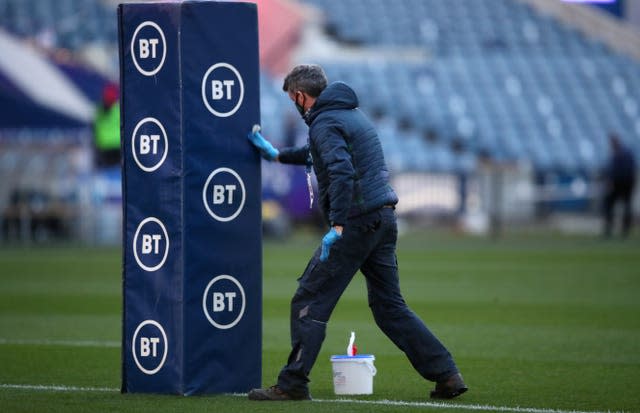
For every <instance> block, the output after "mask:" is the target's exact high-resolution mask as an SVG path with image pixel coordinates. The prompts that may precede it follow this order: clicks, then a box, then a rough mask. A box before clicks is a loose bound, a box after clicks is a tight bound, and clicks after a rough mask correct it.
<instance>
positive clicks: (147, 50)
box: [131, 21, 167, 76]
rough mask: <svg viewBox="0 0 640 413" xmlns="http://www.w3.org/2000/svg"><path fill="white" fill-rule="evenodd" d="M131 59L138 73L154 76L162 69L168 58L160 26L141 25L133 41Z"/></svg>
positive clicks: (148, 23) (144, 23) (152, 23)
mask: <svg viewBox="0 0 640 413" xmlns="http://www.w3.org/2000/svg"><path fill="white" fill-rule="evenodd" d="M131 57H132V58H133V64H134V65H135V66H136V68H137V69H138V71H139V72H140V73H142V74H143V75H145V76H153V75H155V74H156V73H158V72H159V71H160V69H162V65H163V64H164V59H165V58H166V57H167V42H166V40H165V38H164V33H163V32H162V29H161V28H160V26H158V25H157V24H156V23H154V22H151V21H146V22H143V23H141V24H140V25H139V26H138V27H137V28H136V31H135V32H134V33H133V39H131Z"/></svg>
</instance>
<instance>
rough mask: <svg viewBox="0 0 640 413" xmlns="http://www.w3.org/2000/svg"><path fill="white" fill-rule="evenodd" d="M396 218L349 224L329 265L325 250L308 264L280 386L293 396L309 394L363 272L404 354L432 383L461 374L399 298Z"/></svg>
mask: <svg viewBox="0 0 640 413" xmlns="http://www.w3.org/2000/svg"><path fill="white" fill-rule="evenodd" d="M397 237H398V230H397V223H396V215H395V211H394V210H393V208H390V207H384V208H381V209H379V210H377V211H374V212H371V213H368V214H365V215H363V216H360V217H357V218H354V219H350V220H349V221H348V222H347V224H346V225H345V227H344V231H343V234H342V237H341V238H340V239H339V240H338V241H336V243H335V244H334V245H333V246H332V247H331V250H330V255H329V258H328V260H326V261H324V262H322V261H320V259H319V256H320V249H318V250H316V252H315V254H314V255H313V257H312V258H311V260H310V261H309V264H308V265H307V268H306V269H305V271H304V273H303V274H302V277H300V278H299V279H298V281H299V286H298V289H297V290H296V293H295V294H294V296H293V299H292V300H291V346H292V349H291V353H290V354H289V358H288V361H287V365H286V366H285V367H284V368H283V369H282V370H281V371H280V374H279V375H278V386H279V387H280V388H281V389H283V390H284V391H285V392H287V393H288V394H290V395H292V396H306V395H308V394H309V389H308V383H309V373H310V372H311V368H312V367H313V364H314V363H315V361H316V358H317V357H318V353H319V352H320V347H321V346H322V342H323V341H324V338H325V334H326V327H327V322H328V321H329V317H330V316H331V313H332V311H333V309H334V308H335V306H336V304H337V302H338V299H339V298H340V296H341V295H342V293H343V292H344V290H345V289H346V288H347V286H348V285H349V282H350V281H351V279H352V278H353V276H354V275H355V274H356V272H357V271H358V270H360V271H361V272H362V274H364V276H365V278H366V282H367V290H368V299H369V307H370V308H371V311H372V312H373V316H374V319H375V321H376V324H377V325H378V327H379V328H380V329H381V330H382V331H383V332H384V333H385V334H386V336H387V337H389V338H390V339H391V341H393V343H394V344H395V345H396V346H398V348H400V349H401V350H402V351H404V352H405V354H406V355H407V357H408V358H409V361H410V362H411V364H412V365H413V367H414V368H415V369H416V370H417V371H418V373H420V375H422V377H424V378H425V379H427V380H431V381H442V380H445V379H446V378H448V377H449V376H451V375H453V374H455V373H457V372H458V369H457V367H456V365H455V363H454V361H453V358H452V357H451V354H450V353H449V351H448V350H447V349H446V348H445V347H444V345H442V343H441V342H440V341H439V340H438V339H437V338H436V337H435V336H434V335H433V333H431V331H429V329H428V328H427V327H426V326H425V324H424V323H423V322H422V320H421V319H420V318H419V317H418V316H416V314H415V313H413V312H412V311H411V310H410V309H409V307H408V306H407V304H406V303H405V301H404V299H403V297H402V294H401V293H400V283H399V279H398V264H397V260H396V241H397Z"/></svg>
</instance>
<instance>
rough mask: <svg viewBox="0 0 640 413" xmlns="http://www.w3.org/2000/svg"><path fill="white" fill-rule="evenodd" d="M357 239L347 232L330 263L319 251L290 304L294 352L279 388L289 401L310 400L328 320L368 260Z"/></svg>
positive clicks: (279, 380) (334, 250) (336, 245)
mask: <svg viewBox="0 0 640 413" xmlns="http://www.w3.org/2000/svg"><path fill="white" fill-rule="evenodd" d="M357 236H358V235H357V231H354V230H352V229H349V228H345V231H344V233H343V236H342V238H341V239H340V240H338V242H336V243H335V244H334V246H333V247H332V248H331V252H330V254H329V259H328V260H327V261H325V262H322V261H320V259H319V255H320V250H319V249H318V250H317V251H316V253H315V254H314V256H313V257H312V258H311V260H310V261H309V264H308V265H307V268H306V269H305V271H304V273H303V275H302V277H300V279H299V280H298V281H299V286H298V289H297V291H296V293H295V294H294V296H293V299H292V300H291V347H292V348H291V352H290V353H289V358H288V360H287V365H286V366H284V367H283V368H282V370H281V371H280V374H279V375H278V384H277V387H278V389H279V390H281V391H283V392H284V393H285V394H286V395H287V396H289V397H290V398H293V399H307V398H309V388H308V382H309V373H310V372H311V368H312V367H313V365H314V363H315V361H316V358H317V357H318V353H319V352H320V348H321V346H322V343H323V341H324V338H325V333H326V327H327V322H328V321H329V317H330V316H331V313H332V312H333V309H334V308H335V306H336V304H337V302H338V299H339V298H340V296H341V295H342V293H343V292H344V290H345V288H347V286H348V285H349V282H350V281H351V279H352V278H353V276H354V274H355V273H356V271H357V270H358V268H359V267H360V265H361V264H362V261H363V260H364V257H366V245H365V244H366V243H363V242H361V240H359V239H357ZM264 391H265V390H262V392H264ZM252 392H253V393H254V394H256V392H254V391H252ZM258 397H259V396H258ZM249 398H252V396H251V393H250V394H249Z"/></svg>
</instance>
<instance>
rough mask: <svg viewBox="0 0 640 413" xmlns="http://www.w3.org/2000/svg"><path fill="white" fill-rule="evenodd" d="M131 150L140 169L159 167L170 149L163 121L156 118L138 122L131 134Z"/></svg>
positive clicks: (150, 169)
mask: <svg viewBox="0 0 640 413" xmlns="http://www.w3.org/2000/svg"><path fill="white" fill-rule="evenodd" d="M131 150H132V151H133V159H134V160H135V161H136V163H137V164H138V166H139V167H140V169H142V170H143V171H145V172H153V171H155V170H156V169H158V168H159V167H160V166H161V165H162V164H163V162H164V160H165V159H166V158H167V152H168V151H169V140H168V139H167V132H166V131H165V130H164V126H162V123H160V121H159V120H157V119H155V118H144V119H142V120H141V121H140V122H138V124H137V125H136V127H135V129H134V130H133V135H132V136H131Z"/></svg>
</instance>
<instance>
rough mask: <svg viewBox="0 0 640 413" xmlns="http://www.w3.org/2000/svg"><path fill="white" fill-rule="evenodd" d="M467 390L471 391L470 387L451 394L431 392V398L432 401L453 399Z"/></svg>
mask: <svg viewBox="0 0 640 413" xmlns="http://www.w3.org/2000/svg"><path fill="white" fill-rule="evenodd" d="M467 390H469V388H468V387H462V388H460V389H457V390H455V391H453V392H451V393H446V394H443V393H440V392H436V391H431V398H432V399H453V398H456V397H458V396H460V395H461V394H463V393H466V391H467Z"/></svg>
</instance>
